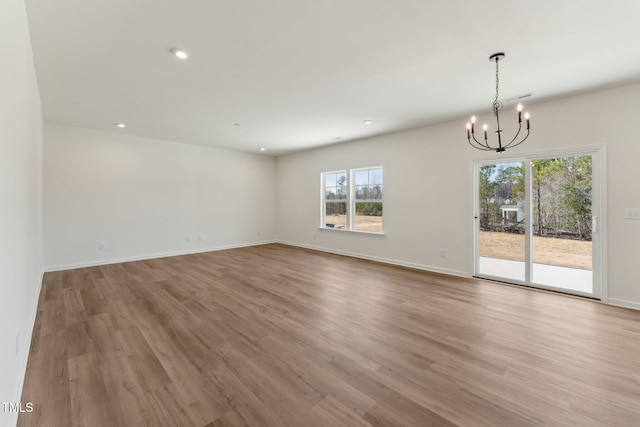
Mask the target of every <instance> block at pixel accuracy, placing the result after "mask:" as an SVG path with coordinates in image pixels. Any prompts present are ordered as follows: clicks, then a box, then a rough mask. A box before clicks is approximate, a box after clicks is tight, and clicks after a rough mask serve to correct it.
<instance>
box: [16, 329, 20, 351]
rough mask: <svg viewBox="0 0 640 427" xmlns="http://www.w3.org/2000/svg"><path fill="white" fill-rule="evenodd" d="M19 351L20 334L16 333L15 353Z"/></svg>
mask: <svg viewBox="0 0 640 427" xmlns="http://www.w3.org/2000/svg"><path fill="white" fill-rule="evenodd" d="M18 353H20V334H18V335H16V354H18Z"/></svg>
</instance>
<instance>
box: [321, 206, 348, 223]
mask: <svg viewBox="0 0 640 427" xmlns="http://www.w3.org/2000/svg"><path fill="white" fill-rule="evenodd" d="M324 226H325V227H327V228H347V204H346V203H345V202H326V203H325V216H324Z"/></svg>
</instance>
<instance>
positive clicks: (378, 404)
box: [18, 244, 640, 427]
mask: <svg viewBox="0 0 640 427" xmlns="http://www.w3.org/2000/svg"><path fill="white" fill-rule="evenodd" d="M22 402H33V404H34V406H35V411H34V412H33V413H30V414H28V413H25V414H21V415H20V418H19V422H18V425H19V426H36V425H37V426H63V427H68V426H90V427H97V426H119V427H124V426H227V425H228V426H245V425H249V426H275V427H281V426H296V427H298V426H369V425H374V426H382V425H384V426H428V425H435V426H451V425H464V426H483V425H486V426H529V425H531V426H533V425H537V426H539V425H579V426H591V425H619V426H637V425H640V312H637V311H633V310H626V309H622V308H616V307H610V306H606V305H602V304H599V303H596V302H592V301H588V300H583V299H578V298H571V297H566V296H562V295H555V294H551V293H545V292H539V291H532V290H528V289H524V288H518V287H512V286H506V285H501V284H496V283H491V282H486V281H481V280H470V279H461V278H456V277H450V276H445V275H440V274H431V273H426V272H420V271H415V270H410V269H405V268H400V267H393V266H388V265H383V264H377V263H373V262H368V261H363V260H358V259H354V258H347V257H341V256H337V255H330V254H326V253H320V252H314V251H309V250H304V249H298V248H293V247H289V246H284V245H277V244H274V245H266V246H258V247H251V248H244V249H234V250H228V251H220V252H210V253H204V254H197V255H187V256H180V257H172V258H163V259H156V260H149V261H140V262H131V263H124V264H114V265H107V266H102V267H93V268H82V269H77V270H71V271H64V272H56V273H48V274H46V275H45V279H44V284H43V288H42V293H41V296H40V302H39V306H38V315H37V319H36V324H35V330H34V333H33V341H32V344H31V350H30V356H29V364H28V369H27V375H26V379H25V386H24V392H23V397H22Z"/></svg>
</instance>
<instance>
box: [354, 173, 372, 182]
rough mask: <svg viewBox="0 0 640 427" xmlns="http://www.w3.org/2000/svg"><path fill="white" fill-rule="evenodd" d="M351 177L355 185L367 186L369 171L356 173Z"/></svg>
mask: <svg viewBox="0 0 640 427" xmlns="http://www.w3.org/2000/svg"><path fill="white" fill-rule="evenodd" d="M353 175H354V178H355V184H356V185H369V171H356V172H355V173H354V174H353Z"/></svg>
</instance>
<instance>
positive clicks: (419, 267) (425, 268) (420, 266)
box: [278, 240, 471, 278]
mask: <svg viewBox="0 0 640 427" xmlns="http://www.w3.org/2000/svg"><path fill="white" fill-rule="evenodd" d="M278 243H281V244H283V245H289V246H296V247H299V248H305V249H311V250H314V251H320V252H327V253H331V254H336V255H345V256H350V257H353V258H360V259H366V260H369V261H376V262H381V263H384V264H391V265H397V266H400V267H409V268H415V269H416V270H423V271H429V272H432V273H442V274H448V275H450V276H457V277H467V278H468V277H471V275H470V274H469V273H467V272H466V271H458V270H449V269H447V268H439V267H433V266H430V265H425V264H417V263H413V262H406V261H400V260H397V259H390V258H382V257H376V256H371V255H365V254H360V253H355V252H347V251H341V250H339V249H332V248H324V247H321V246H314V245H305V244H303V243H295V242H288V241H285V240H278Z"/></svg>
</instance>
